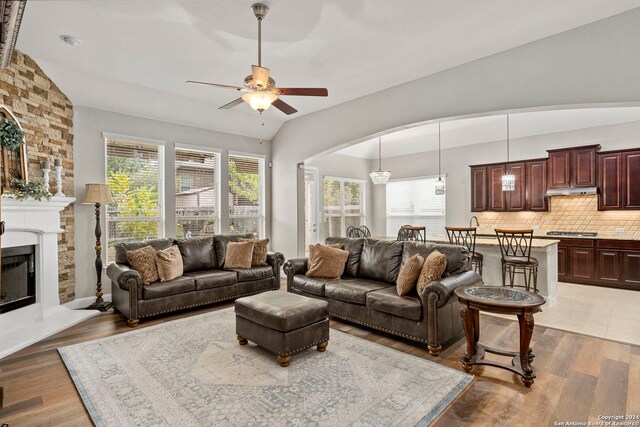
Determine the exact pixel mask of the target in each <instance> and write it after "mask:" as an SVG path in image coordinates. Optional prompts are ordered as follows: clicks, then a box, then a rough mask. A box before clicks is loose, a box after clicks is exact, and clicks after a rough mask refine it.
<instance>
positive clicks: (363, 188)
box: [322, 175, 367, 239]
mask: <svg viewBox="0 0 640 427" xmlns="http://www.w3.org/2000/svg"><path fill="white" fill-rule="evenodd" d="M325 181H338V182H340V213H339V214H329V215H328V214H327V209H326V205H325V202H324V200H325V199H324V183H325ZM346 182H349V183H356V184H359V185H360V214H349V213H346V212H345V211H346V208H345V190H344V187H345V183H346ZM366 210H367V180H366V179H358V178H345V177H339V176H330V175H325V176H323V177H322V225H323V226H322V239H326V238H327V237H329V236H325V232H324V224H325V223H326V222H327V219H328V218H340V228H341V230H342V233H341V234H342V236H341V237H346V233H347V227H346V218H347V217H354V218H355V217H359V218H360V225H366V221H367V212H366Z"/></svg>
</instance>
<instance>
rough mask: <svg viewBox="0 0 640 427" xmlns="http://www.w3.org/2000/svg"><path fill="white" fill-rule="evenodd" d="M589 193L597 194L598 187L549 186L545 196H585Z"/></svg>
mask: <svg viewBox="0 0 640 427" xmlns="http://www.w3.org/2000/svg"><path fill="white" fill-rule="evenodd" d="M590 194H598V187H581V188H550V189H548V190H547V196H586V195H590Z"/></svg>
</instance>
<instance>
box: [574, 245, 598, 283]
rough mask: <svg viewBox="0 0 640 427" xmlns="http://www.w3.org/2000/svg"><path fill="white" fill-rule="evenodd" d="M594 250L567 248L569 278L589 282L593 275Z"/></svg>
mask: <svg viewBox="0 0 640 427" xmlns="http://www.w3.org/2000/svg"><path fill="white" fill-rule="evenodd" d="M594 253H595V252H594V250H593V249H592V248H576V247H572V248H569V259H570V265H571V267H570V269H571V277H574V278H576V279H586V280H591V279H593V278H594V277H595V275H594V270H595V269H594V259H593V255H594Z"/></svg>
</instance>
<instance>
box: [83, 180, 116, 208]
mask: <svg viewBox="0 0 640 427" xmlns="http://www.w3.org/2000/svg"><path fill="white" fill-rule="evenodd" d="M82 203H84V204H91V205H93V204H96V203H100V204H106V203H111V189H110V188H109V186H108V185H107V184H85V185H84V200H83V202H82Z"/></svg>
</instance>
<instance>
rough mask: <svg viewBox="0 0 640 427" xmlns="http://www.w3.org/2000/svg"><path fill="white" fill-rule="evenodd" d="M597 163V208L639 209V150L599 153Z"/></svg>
mask: <svg viewBox="0 0 640 427" xmlns="http://www.w3.org/2000/svg"><path fill="white" fill-rule="evenodd" d="M598 163H599V179H598V187H599V188H600V197H599V198H598V209H599V210H603V211H604V210H615V209H640V186H639V185H638V182H640V150H629V151H611V152H607V153H600V154H598Z"/></svg>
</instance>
